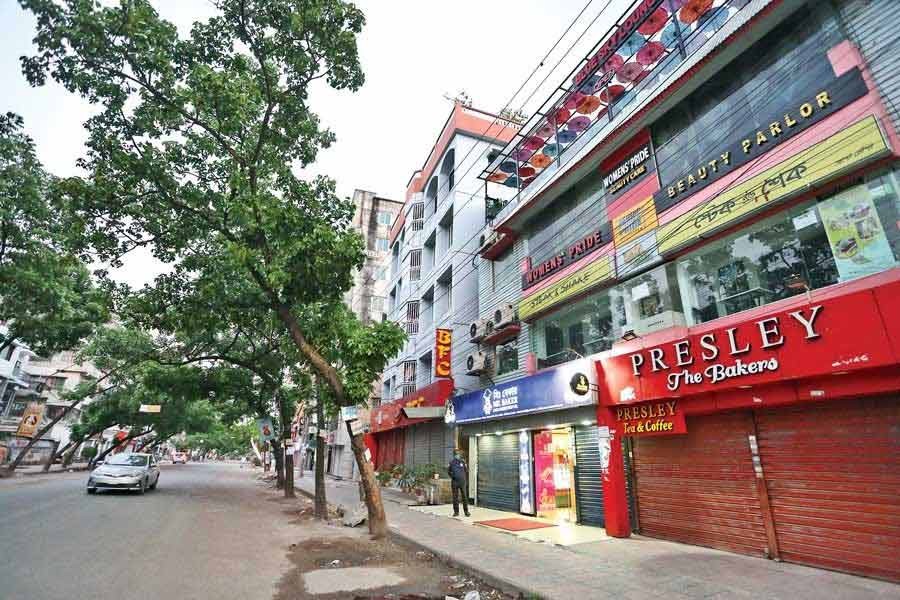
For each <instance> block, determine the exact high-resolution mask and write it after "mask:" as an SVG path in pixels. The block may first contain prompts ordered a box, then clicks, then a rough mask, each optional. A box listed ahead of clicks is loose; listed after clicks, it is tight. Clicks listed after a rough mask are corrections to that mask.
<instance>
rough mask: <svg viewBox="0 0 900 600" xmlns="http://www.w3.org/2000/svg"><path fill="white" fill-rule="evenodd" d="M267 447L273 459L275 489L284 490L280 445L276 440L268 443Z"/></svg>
mask: <svg viewBox="0 0 900 600" xmlns="http://www.w3.org/2000/svg"><path fill="white" fill-rule="evenodd" d="M269 447H270V448H271V450H270V452H272V457H273V458H274V459H275V488H276V489H279V490H280V489H282V488H284V454H283V451H282V449H281V444H280V443H279V442H278V441H276V440H272V441H270V442H269Z"/></svg>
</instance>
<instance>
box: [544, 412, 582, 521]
mask: <svg viewBox="0 0 900 600" xmlns="http://www.w3.org/2000/svg"><path fill="white" fill-rule="evenodd" d="M534 471H535V476H534V477H535V483H536V494H535V496H536V501H537V502H536V503H537V514H538V516H539V517H543V518H546V519H550V520H552V521H556V522H570V523H574V522H575V521H576V520H577V518H578V517H577V512H576V506H575V451H574V437H573V434H572V429H571V428H568V427H567V428H562V429H553V430H549V429H547V430H543V431H538V432H535V434H534Z"/></svg>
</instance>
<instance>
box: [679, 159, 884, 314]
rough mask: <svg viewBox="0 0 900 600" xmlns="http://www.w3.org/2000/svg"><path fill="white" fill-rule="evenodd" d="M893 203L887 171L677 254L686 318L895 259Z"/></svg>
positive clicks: (730, 309)
mask: <svg viewBox="0 0 900 600" xmlns="http://www.w3.org/2000/svg"><path fill="white" fill-rule="evenodd" d="M898 211H900V196H898V187H897V178H896V174H895V173H893V172H891V173H887V174H884V175H879V176H876V177H873V178H870V179H869V180H868V181H867V182H866V183H864V184H860V185H855V186H853V187H850V188H848V189H846V190H844V191H842V192H840V193H838V194H834V195H832V196H829V197H828V198H825V199H823V200H822V201H820V202H818V203H816V202H815V201H810V202H806V203H803V204H800V205H798V206H796V207H793V208H790V209H788V210H785V211H783V212H781V213H779V214H777V215H774V216H772V217H769V218H767V219H764V220H762V221H759V222H757V223H754V224H753V225H751V226H749V227H747V228H745V229H743V230H742V231H740V232H738V233H736V234H734V235H731V236H728V237H726V238H723V239H721V240H717V241H715V242H713V243H711V244H708V245H707V246H704V247H703V248H701V249H699V250H697V251H695V252H692V253H690V254H688V255H687V256H685V257H684V258H682V259H680V260H678V262H677V270H678V283H679V288H680V290H681V299H682V303H683V305H684V306H685V308H686V309H687V310H686V313H687V319H688V324H690V325H694V324H697V323H704V322H706V321H711V320H713V319H717V318H719V317H724V316H726V315H730V314H734V313H737V312H740V311H743V310H747V309H750V308H754V307H756V306H762V305H764V304H768V303H770V302H774V301H776V300H780V299H782V298H787V297H789V296H792V295H795V294H799V293H803V291H804V288H803V285H804V284H805V285H806V286H808V287H809V288H810V289H816V288H821V287H824V286H827V285H831V284H834V283H838V282H841V281H848V280H850V279H855V278H857V277H863V276H865V275H871V274H873V273H878V272H880V271H884V270H885V269H889V268H891V267H893V266H896V265H897V264H898V257H900V230H898V218H900V214H898ZM798 282H799V285H797V283H798ZM789 284H793V285H789Z"/></svg>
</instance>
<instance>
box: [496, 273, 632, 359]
mask: <svg viewBox="0 0 900 600" xmlns="http://www.w3.org/2000/svg"><path fill="white" fill-rule="evenodd" d="M610 296H611V295H610V291H609V290H603V291H601V292H599V293H597V294H594V295H592V296H589V297H588V298H585V299H584V300H581V301H580V302H576V303H575V304H572V305H570V306H567V307H566V309H565V310H563V311H559V312H558V313H554V314H552V315H550V316H547V317H544V318H543V319H538V320H537V321H536V322H535V324H534V327H533V329H532V332H533V333H532V337H531V343H532V351H533V352H534V353H535V354H536V355H537V358H538V368H541V369H544V368H547V367H551V366H554V365H558V364H562V363H565V362H568V361H570V360H575V359H577V358H581V357H583V356H587V355H589V354H594V353H595V352H601V351H603V350H608V349H610V348H611V347H612V344H613V341H615V339H617V338H618V337H619V336H618V335H617V332H616V331H614V327H613V315H612V309H611V299H610ZM498 359H499V356H498Z"/></svg>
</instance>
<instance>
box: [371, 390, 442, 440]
mask: <svg viewBox="0 0 900 600" xmlns="http://www.w3.org/2000/svg"><path fill="white" fill-rule="evenodd" d="M452 393H453V380H452V379H439V380H437V381H435V382H434V383H432V384H431V385H427V386H425V387H423V388H419V389H418V390H416V391H415V392H413V393H412V394H407V395H406V396H403V397H402V398H400V399H399V400H395V401H394V402H385V403H383V404H380V405H379V406H376V407H374V408H373V409H372V410H371V412H370V413H369V414H370V417H369V428H370V430H371V431H372V433H378V432H381V431H387V430H389V429H394V428H397V427H407V426H409V425H412V424H414V423H420V422H423V421H426V420H428V419H427V418H416V417H410V416H408V415H407V414H406V413H405V412H404V409H407V408H408V409H410V413H415V412H422V411H414V410H412V409H417V408H428V407H432V408H439V409H440V410H438V411H436V412H435V416H434V417H433V418H440V417H441V416H443V414H444V410H443V408H444V407H445V406H446V402H447V399H448V398H450V394H452Z"/></svg>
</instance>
